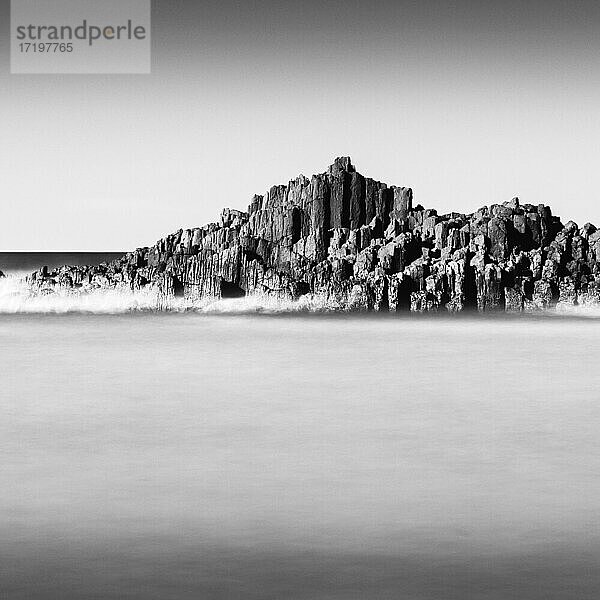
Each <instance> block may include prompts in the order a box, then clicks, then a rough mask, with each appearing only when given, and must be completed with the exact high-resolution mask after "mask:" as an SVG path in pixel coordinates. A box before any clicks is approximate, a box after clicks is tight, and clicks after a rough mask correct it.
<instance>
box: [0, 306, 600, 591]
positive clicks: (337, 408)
mask: <svg viewBox="0 0 600 600" xmlns="http://www.w3.org/2000/svg"><path fill="white" fill-rule="evenodd" d="M599 326H600V325H599V324H598V322H597V321H595V320H589V321H582V320H573V319H566V318H565V319H560V318H557V319H541V320H533V319H514V320H504V319H494V320H483V319H462V318H461V319H419V318H414V319H413V318H407V319H392V318H385V319H383V318H382V319H377V318H361V317H353V318H341V317H331V318H330V317H323V316H310V317H308V316H305V317H301V316H297V317H282V316H279V317H267V316H254V317H250V316H237V317H236V316H206V315H191V314H183V315H177V314H171V315H156V314H132V315H108V316H99V315H87V316H86V315H62V316H52V315H45V316H43V315H14V316H8V315H4V316H0V346H1V348H2V357H1V361H0V369H1V376H2V386H1V392H0V395H1V402H0V479H1V482H2V485H1V486H0V597H2V598H7V599H10V600H13V599H23V600H25V599H27V600H35V599H46V598H57V599H59V598H60V599H71V598H73V599H75V598H77V599H88V598H89V599H91V598H94V599H98V600H100V599H113V598H114V599H132V598H143V599H161V600H162V599H188V598H189V599H192V598H193V599H202V600H204V599H240V600H242V599H244V600H246V599H248V600H251V599H273V600H276V599H287V598H291V599H319V600H320V599H340V600H341V599H359V598H360V599H362V598H377V599H380V598H384V599H392V598H394V599H396V598H400V599H410V600H412V599H415V600H421V599H436V600H438V599H439V600H448V599H457V600H458V599H461V600H464V599H471V598H473V599H475V598H476V599H479V598H482V599H498V600H505V599H513V598H514V599H519V600H521V599H526V600H527V599H565V598H569V599H570V598H573V599H577V600H583V599H590V600H591V599H595V598H598V597H600V528H599V525H598V523H599V522H600V385H599V384H600V372H599V369H598V359H599V358H600V338H599V335H598V334H599V332H600V329H598V327H599Z"/></svg>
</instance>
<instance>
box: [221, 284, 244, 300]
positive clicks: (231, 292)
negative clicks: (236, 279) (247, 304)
mask: <svg viewBox="0 0 600 600" xmlns="http://www.w3.org/2000/svg"><path fill="white" fill-rule="evenodd" d="M245 295H246V292H245V291H244V290H243V289H242V288H241V287H240V286H239V285H237V283H231V282H230V281H225V280H222V281H221V298H243V297H244V296H245Z"/></svg>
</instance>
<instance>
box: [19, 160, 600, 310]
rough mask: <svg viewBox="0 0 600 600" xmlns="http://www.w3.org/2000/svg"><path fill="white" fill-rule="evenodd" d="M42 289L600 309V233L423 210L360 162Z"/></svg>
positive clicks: (46, 281) (497, 210) (75, 270)
mask: <svg viewBox="0 0 600 600" xmlns="http://www.w3.org/2000/svg"><path fill="white" fill-rule="evenodd" d="M29 280H30V282H31V283H32V285H33V286H34V287H35V288H38V289H43V290H52V289H55V288H56V287H57V286H58V287H60V288H65V287H66V288H78V287H84V288H86V287H91V288H94V287H107V286H127V287H129V288H132V289H141V288H144V287H146V286H154V287H156V289H158V290H159V297H160V306H161V307H168V306H169V303H170V302H171V301H172V299H173V298H177V297H183V298H185V299H186V300H188V301H189V302H190V303H193V302H194V301H197V300H199V299H202V298H206V297H214V298H227V297H236V296H243V295H246V294H257V293H260V294H267V295H269V296H275V297H279V298H286V299H295V298H298V297H300V296H304V295H311V296H319V297H324V298H325V299H326V300H327V301H328V302H330V304H331V305H332V306H339V307H342V308H348V309H362V310H378V311H382V310H383V311H399V310H411V311H416V312H424V311H439V310H448V311H462V310H465V309H468V308H473V309H477V310H479V311H492V310H506V311H514V312H520V311H536V310H544V309H548V308H550V307H554V306H569V305H576V304H583V305H591V304H597V303H598V302H600V231H597V230H596V228H595V227H594V226H593V225H592V224H590V223H587V224H586V225H584V226H583V227H581V228H580V227H578V226H577V224H576V223H574V222H573V221H569V222H568V223H567V224H566V225H563V224H562V223H561V221H560V219H559V218H558V217H556V216H554V215H553V214H552V211H551V209H550V207H549V206H545V205H543V204H540V205H538V206H534V205H532V204H521V203H520V202H519V199H518V198H514V199H512V200H511V201H509V202H504V203H503V204H494V205H492V206H489V207H488V206H484V207H483V208H480V209H479V210H478V211H476V212H474V213H472V214H462V213H449V214H445V215H438V213H437V212H436V211H435V210H434V209H425V208H423V207H422V206H421V205H416V206H415V205H414V203H413V193H412V190H411V189H410V188H406V187H396V186H388V185H386V184H385V183H381V182H379V181H375V180H373V179H370V178H368V177H364V176H363V175H361V174H359V173H358V172H357V171H356V169H355V168H354V166H353V165H352V162H351V160H350V158H348V157H343V158H337V159H336V160H335V162H334V163H333V164H332V165H331V166H330V167H329V169H328V171H327V172H326V173H322V174H320V175H313V177H312V178H311V179H308V178H306V177H304V176H300V177H298V178H297V179H295V180H293V181H290V182H289V183H288V185H278V186H274V187H272V188H271V189H270V190H269V191H268V192H267V193H266V194H265V195H264V196H254V198H253V199H252V200H251V202H250V205H249V207H248V210H247V211H239V210H233V209H225V210H224V211H223V212H222V214H221V218H220V221H219V222H218V223H210V224H208V225H205V226H204V227H196V228H193V229H181V230H179V231H177V232H175V233H173V234H171V235H168V236H167V237H165V238H163V239H161V240H159V241H158V242H157V243H156V244H155V245H154V246H151V247H149V248H138V249H137V250H135V251H134V252H130V253H128V254H126V255H124V256H123V257H122V258H121V259H119V260H115V261H113V262H110V263H107V264H101V265H97V266H92V267H70V266H66V267H61V268H59V269H55V270H53V271H48V269H42V270H40V271H38V272H36V273H34V274H33V275H31V277H30V278H29Z"/></svg>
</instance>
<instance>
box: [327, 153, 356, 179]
mask: <svg viewBox="0 0 600 600" xmlns="http://www.w3.org/2000/svg"><path fill="white" fill-rule="evenodd" d="M328 172H329V173H331V174H332V175H336V174H337V173H343V172H346V173H354V172H356V169H355V168H354V165H353V164H352V160H351V158H350V157H349V156H338V157H337V158H336V159H335V160H334V161H333V164H332V165H331V166H330V167H329V170H328Z"/></svg>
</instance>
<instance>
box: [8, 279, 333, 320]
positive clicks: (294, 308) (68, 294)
mask: <svg viewBox="0 0 600 600" xmlns="http://www.w3.org/2000/svg"><path fill="white" fill-rule="evenodd" d="M159 309H160V310H165V311H168V312H187V311H193V312H200V313H209V314H245V313H283V312H304V311H308V312H321V311H334V310H340V309H341V306H339V305H337V304H335V303H332V302H331V301H330V300H328V299H327V298H324V297H319V296H315V297H308V296H306V297H302V298H300V299H299V300H296V301H292V300H283V299H277V298H274V297H272V296H267V295H260V294H254V295H250V296H246V297H244V298H231V299H216V298H206V299H202V300H199V301H191V300H188V299H184V298H173V299H171V300H170V301H169V303H168V305H167V306H165V305H164V304H161V302H160V298H159V294H158V291H157V290H156V288H154V287H152V286H148V287H147V288H146V289H144V290H136V291H132V290H131V289H129V288H128V287H120V288H87V289H85V288H84V289H75V290H73V289H65V288H59V287H57V288H55V289H53V290H41V291H40V290H37V289H34V288H32V287H31V286H30V285H29V284H28V283H27V281H26V280H25V278H23V277H19V276H16V275H8V276H7V277H4V278H2V279H0V314H20V313H26V314H45V313H48V314H64V313H97V314H119V313H129V312H147V311H156V310H159Z"/></svg>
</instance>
